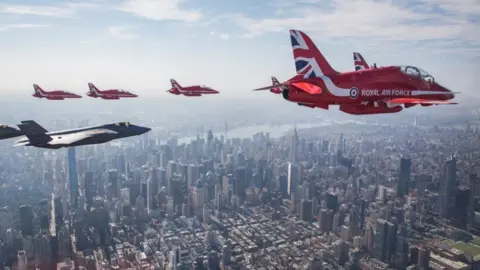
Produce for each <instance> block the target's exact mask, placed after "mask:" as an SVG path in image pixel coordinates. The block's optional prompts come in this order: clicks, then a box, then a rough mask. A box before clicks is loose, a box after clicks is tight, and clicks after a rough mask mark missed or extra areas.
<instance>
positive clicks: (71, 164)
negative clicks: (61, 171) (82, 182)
mask: <svg viewBox="0 0 480 270" xmlns="http://www.w3.org/2000/svg"><path fill="white" fill-rule="evenodd" d="M68 180H69V183H70V206H71V207H73V209H77V206H78V174H77V159H76V156H75V148H74V147H69V148H68Z"/></svg>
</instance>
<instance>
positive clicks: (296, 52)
mask: <svg viewBox="0 0 480 270" xmlns="http://www.w3.org/2000/svg"><path fill="white" fill-rule="evenodd" d="M290 41H291V43H292V50H293V58H294V60H295V68H296V70H297V74H299V75H303V77H304V78H315V77H322V76H325V75H327V76H328V75H333V74H336V73H338V72H337V71H335V70H334V69H333V68H332V67H331V66H330V64H329V63H328V61H327V59H325V57H324V56H323V54H322V53H321V52H320V51H319V50H318V49H317V47H316V46H315V43H313V41H312V40H311V39H310V37H309V36H307V34H305V33H304V32H302V31H299V30H290Z"/></svg>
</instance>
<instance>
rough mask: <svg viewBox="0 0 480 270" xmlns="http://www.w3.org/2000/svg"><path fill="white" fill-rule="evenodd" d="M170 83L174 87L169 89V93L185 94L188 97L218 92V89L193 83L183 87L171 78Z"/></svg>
mask: <svg viewBox="0 0 480 270" xmlns="http://www.w3.org/2000/svg"><path fill="white" fill-rule="evenodd" d="M170 84H171V85H172V88H170V89H169V90H167V92H168V93H170V94H173V95H184V96H188V97H200V96H202V95H209V94H218V93H219V92H218V91H217V90H214V89H212V88H210V87H208V86H205V85H192V86H187V87H183V86H181V85H180V84H178V83H177V81H175V80H174V79H170Z"/></svg>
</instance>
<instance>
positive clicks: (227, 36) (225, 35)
mask: <svg viewBox="0 0 480 270" xmlns="http://www.w3.org/2000/svg"><path fill="white" fill-rule="evenodd" d="M219 36H220V38H221V39H223V40H228V39H230V36H229V35H228V34H220V35H219Z"/></svg>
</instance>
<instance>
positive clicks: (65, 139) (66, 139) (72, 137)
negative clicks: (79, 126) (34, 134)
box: [48, 129, 117, 145]
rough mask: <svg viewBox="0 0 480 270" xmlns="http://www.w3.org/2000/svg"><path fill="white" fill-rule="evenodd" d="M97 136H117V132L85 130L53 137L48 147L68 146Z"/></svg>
mask: <svg viewBox="0 0 480 270" xmlns="http://www.w3.org/2000/svg"><path fill="white" fill-rule="evenodd" d="M99 134H117V132H115V131H112V130H109V129H92V130H86V131H81V132H75V133H70V134H63V135H58V136H53V139H52V140H51V141H50V142H48V144H49V145H57V144H60V145H70V144H74V143H76V142H78V141H81V140H85V139H88V138H91V137H93V136H95V135H99Z"/></svg>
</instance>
